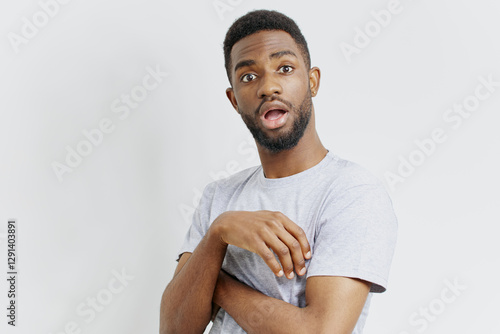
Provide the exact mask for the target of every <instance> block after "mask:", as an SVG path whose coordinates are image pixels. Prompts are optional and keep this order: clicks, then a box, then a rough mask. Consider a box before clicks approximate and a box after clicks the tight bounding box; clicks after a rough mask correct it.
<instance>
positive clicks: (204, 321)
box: [160, 230, 227, 334]
mask: <svg viewBox="0 0 500 334" xmlns="http://www.w3.org/2000/svg"><path fill="white" fill-rule="evenodd" d="M226 249H227V245H224V244H223V243H222V242H221V241H220V239H219V237H218V236H217V234H216V233H213V232H212V231H210V230H209V232H208V233H207V234H206V235H205V237H204V238H203V239H202V240H201V242H200V243H199V245H198V247H196V249H195V250H194V252H193V253H192V254H190V253H184V254H183V255H182V257H181V258H180V260H179V264H178V265H177V268H176V270H175V274H174V278H173V279H172V281H171V282H170V283H169V284H168V285H167V287H166V288H165V291H164V293H163V296H162V300H161V307H160V334H167V333H168V334H170V333H183V334H184V333H197V334H198V333H203V331H204V330H205V328H206V326H207V325H208V323H209V322H210V318H211V313H212V298H213V293H214V289H215V284H216V282H217V277H218V275H219V272H220V269H221V266H222V261H223V260H224V255H225V254H226Z"/></svg>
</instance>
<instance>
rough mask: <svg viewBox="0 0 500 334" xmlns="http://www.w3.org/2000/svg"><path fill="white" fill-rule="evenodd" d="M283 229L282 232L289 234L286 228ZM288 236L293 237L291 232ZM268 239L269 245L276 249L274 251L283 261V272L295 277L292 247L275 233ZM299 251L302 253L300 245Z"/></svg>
mask: <svg viewBox="0 0 500 334" xmlns="http://www.w3.org/2000/svg"><path fill="white" fill-rule="evenodd" d="M282 231H283V232H282V233H285V234H288V233H287V232H286V231H284V230H282ZM288 236H289V237H291V236H290V235H289V234H288ZM291 238H293V237H291ZM266 240H268V241H267V246H268V247H269V248H271V249H272V250H273V251H274V253H275V254H276V255H277V256H278V258H279V260H280V263H281V267H282V268H283V272H284V273H285V275H286V277H287V278H289V279H292V278H293V277H294V273H293V265H294V263H293V259H292V254H291V251H290V248H289V247H288V246H287V245H286V244H285V243H284V242H283V241H282V240H281V239H280V238H279V236H278V235H274V236H272V237H271V238H268V239H266ZM299 253H300V247H299ZM300 256H302V254H300Z"/></svg>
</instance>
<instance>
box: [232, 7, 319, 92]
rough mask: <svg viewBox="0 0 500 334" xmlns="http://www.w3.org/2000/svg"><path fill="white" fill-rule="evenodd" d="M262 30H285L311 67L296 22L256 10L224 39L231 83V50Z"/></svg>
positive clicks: (246, 15)
mask: <svg viewBox="0 0 500 334" xmlns="http://www.w3.org/2000/svg"><path fill="white" fill-rule="evenodd" d="M262 30H283V31H285V32H287V33H288V34H290V36H292V38H293V40H294V41H295V43H297V46H298V47H299V49H300V51H301V52H302V56H303V57H304V61H305V63H306V66H307V67H308V68H310V67H311V56H310V54H309V49H308V47H307V42H306V39H305V38H304V35H302V32H301V31H300V29H299V27H298V26H297V24H296V23H295V21H294V20H292V19H291V18H289V17H288V16H286V15H285V14H282V13H280V12H277V11H274V10H254V11H252V12H249V13H247V14H245V15H244V16H242V17H240V18H239V19H237V20H236V21H234V23H233V24H232V25H231V27H230V28H229V30H228V31H227V33H226V38H225V39H224V62H225V66H226V72H227V77H228V79H229V83H231V50H232V49H233V46H234V44H236V43H237V42H238V41H239V40H241V39H243V38H245V37H247V36H249V35H252V34H255V33H257V32H259V31H262Z"/></svg>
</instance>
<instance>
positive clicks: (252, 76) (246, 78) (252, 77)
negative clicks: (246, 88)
mask: <svg viewBox="0 0 500 334" xmlns="http://www.w3.org/2000/svg"><path fill="white" fill-rule="evenodd" d="M256 77H257V76H256V75H255V74H253V73H248V74H245V75H244V76H242V77H241V81H242V82H250V81H252V80H255V78H256Z"/></svg>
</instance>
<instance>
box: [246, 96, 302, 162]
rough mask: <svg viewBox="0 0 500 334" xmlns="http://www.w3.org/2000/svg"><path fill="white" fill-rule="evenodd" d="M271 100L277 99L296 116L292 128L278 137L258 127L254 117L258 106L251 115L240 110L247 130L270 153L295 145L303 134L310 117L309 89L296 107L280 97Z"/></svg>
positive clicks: (257, 112)
mask: <svg viewBox="0 0 500 334" xmlns="http://www.w3.org/2000/svg"><path fill="white" fill-rule="evenodd" d="M272 100H277V101H280V102H282V103H284V104H286V105H287V106H288V108H289V111H288V112H291V113H293V114H294V115H296V116H297V117H296V118H295V120H294V122H293V126H292V128H291V129H290V130H289V131H287V132H285V133H283V134H281V135H279V136H278V137H271V136H269V135H267V134H266V133H265V131H264V130H262V128H260V127H259V125H258V121H257V120H256V119H255V115H258V114H259V110H260V106H259V108H257V110H256V111H255V113H254V114H253V115H248V114H246V113H243V112H241V110H240V114H241V118H243V122H245V125H246V126H247V128H248V130H250V132H251V133H252V136H253V138H254V139H255V141H256V142H257V143H258V144H259V145H260V146H262V147H264V148H266V149H267V150H269V151H270V152H271V153H279V152H282V151H286V150H289V149H291V148H293V147H295V146H296V145H297V144H298V143H299V141H300V139H301V138H302V136H303V135H304V132H305V131H306V128H307V125H308V124H309V120H310V119H311V113H312V95H311V90H310V89H309V90H308V92H307V95H306V97H305V98H304V99H303V100H302V103H301V104H300V106H299V107H298V108H297V107H295V106H294V105H293V104H291V103H290V102H288V101H284V100H282V99H280V98H279V97H278V98H275V99H272ZM272 100H270V101H272ZM264 102H269V101H267V100H266V101H263V102H262V103H264Z"/></svg>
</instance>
